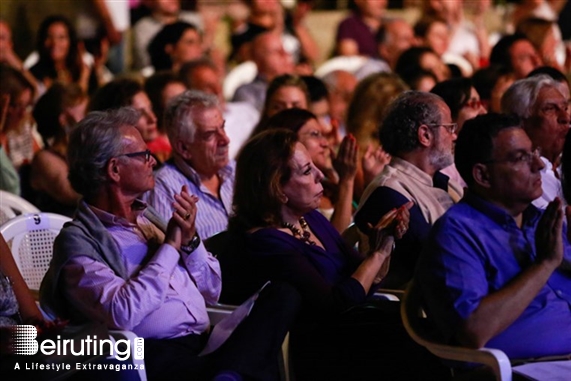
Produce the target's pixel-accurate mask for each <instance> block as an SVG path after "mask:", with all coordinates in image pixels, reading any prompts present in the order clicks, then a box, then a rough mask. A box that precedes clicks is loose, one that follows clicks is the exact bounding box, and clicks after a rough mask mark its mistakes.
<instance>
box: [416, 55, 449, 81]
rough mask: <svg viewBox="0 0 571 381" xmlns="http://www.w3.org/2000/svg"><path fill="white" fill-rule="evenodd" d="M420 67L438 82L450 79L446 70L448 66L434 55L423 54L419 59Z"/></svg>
mask: <svg viewBox="0 0 571 381" xmlns="http://www.w3.org/2000/svg"><path fill="white" fill-rule="evenodd" d="M420 67H421V68H423V69H424V70H426V71H430V72H432V73H433V74H434V75H435V76H436V79H437V80H438V82H441V81H444V80H446V79H448V78H450V69H448V66H446V64H445V63H444V62H442V60H441V59H440V57H439V56H437V55H436V54H434V53H430V52H427V53H424V54H423V55H422V57H421V58H420Z"/></svg>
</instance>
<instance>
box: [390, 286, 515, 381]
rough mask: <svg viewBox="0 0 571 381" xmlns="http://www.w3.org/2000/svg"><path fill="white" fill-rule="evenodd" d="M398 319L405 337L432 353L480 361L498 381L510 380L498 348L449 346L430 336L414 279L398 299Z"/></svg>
mask: <svg viewBox="0 0 571 381" xmlns="http://www.w3.org/2000/svg"><path fill="white" fill-rule="evenodd" d="M401 318H402V321H403V324H404V327H405V329H406V331H407V332H408V334H409V336H410V337H411V338H412V339H413V340H414V341H416V342H417V343H418V344H420V345H422V346H423V347H425V348H426V349H428V350H429V351H430V352H432V353H433V354H435V355H436V356H438V357H440V358H443V359H447V360H455V361H463V362H472V363H480V364H483V365H486V366H488V367H490V368H491V369H492V370H493V372H494V375H495V376H496V379H497V380H498V381H511V379H512V370H511V363H510V361H509V358H508V357H507V356H506V354H505V353H504V352H502V351H501V350H499V349H490V348H480V349H472V348H465V347H460V346H452V345H447V344H443V343H440V342H438V340H437V339H435V338H434V335H432V334H431V332H432V330H430V327H429V321H428V319H426V315H425V313H424V311H423V309H422V295H421V292H420V289H419V286H418V285H417V284H416V282H415V281H414V280H413V281H411V282H410V284H409V286H408V288H407V290H406V292H405V294H404V297H403V299H402V303H401Z"/></svg>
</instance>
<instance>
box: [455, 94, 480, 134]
mask: <svg viewBox="0 0 571 381" xmlns="http://www.w3.org/2000/svg"><path fill="white" fill-rule="evenodd" d="M485 113H486V109H485V108H484V106H483V105H482V102H480V95H478V92H477V91H476V89H475V88H473V87H472V89H471V90H470V98H469V99H467V100H466V101H465V102H464V104H463V105H462V107H461V108H460V111H458V118H457V120H456V123H458V131H460V129H461V128H462V126H463V125H464V122H465V121H467V120H468V119H472V118H475V117H476V116H478V115H481V114H485Z"/></svg>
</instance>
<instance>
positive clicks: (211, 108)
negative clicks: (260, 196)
mask: <svg viewBox="0 0 571 381" xmlns="http://www.w3.org/2000/svg"><path fill="white" fill-rule="evenodd" d="M225 124H226V121H225V120H224V118H223V114H222V108H221V106H220V102H219V100H218V98H217V97H216V96H215V95H213V94H206V93H204V92H201V91H196V90H190V91H186V92H184V93H182V94H180V95H178V96H177V97H175V98H174V99H172V100H171V101H170V102H169V103H168V105H167V109H166V110H165V115H164V124H163V125H164V127H165V128H166V130H167V135H168V137H169V141H170V143H171V146H172V159H171V160H169V161H168V162H166V163H165V165H164V166H163V167H162V168H161V169H160V170H159V171H158V172H157V173H156V186H155V188H154V189H153V190H152V191H151V192H149V193H148V194H147V195H145V201H147V202H148V203H149V204H151V205H152V206H153V207H154V208H155V209H156V210H157V211H158V212H159V214H160V215H161V216H162V217H163V218H165V219H166V218H168V217H169V216H170V215H171V214H172V212H173V210H174V206H173V202H174V201H175V200H174V198H173V195H175V194H176V193H177V192H178V191H179V189H180V187H181V186H182V185H186V186H187V187H188V190H189V192H190V193H191V194H192V195H194V196H196V197H198V200H200V202H199V203H198V204H197V215H196V230H197V232H198V235H199V236H200V238H202V239H206V238H209V237H211V236H213V235H214V234H216V233H218V232H221V231H223V230H226V228H227V226H228V216H229V215H230V213H231V211H232V198H233V195H234V172H235V166H236V163H235V162H234V161H233V160H230V159H229V156H228V152H229V144H230V139H229V138H228V136H227V135H226V130H225Z"/></svg>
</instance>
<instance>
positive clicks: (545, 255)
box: [535, 198, 569, 269]
mask: <svg viewBox="0 0 571 381" xmlns="http://www.w3.org/2000/svg"><path fill="white" fill-rule="evenodd" d="M568 215H569V214H568ZM562 229H563V211H562V210H561V200H560V199H559V198H555V200H553V201H551V202H550V203H549V205H547V208H546V209H545V212H543V215H542V216H541V219H540V220H539V222H538V224H537V229H536V231H535V247H536V252H537V261H538V262H541V263H547V264H548V265H551V266H553V269H555V268H557V267H558V266H559V265H560V264H561V261H562V260H563V237H562V231H563V230H562ZM568 234H569V233H568Z"/></svg>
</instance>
